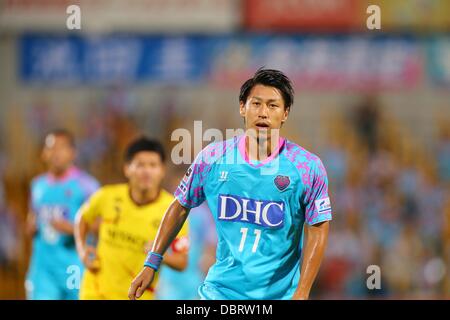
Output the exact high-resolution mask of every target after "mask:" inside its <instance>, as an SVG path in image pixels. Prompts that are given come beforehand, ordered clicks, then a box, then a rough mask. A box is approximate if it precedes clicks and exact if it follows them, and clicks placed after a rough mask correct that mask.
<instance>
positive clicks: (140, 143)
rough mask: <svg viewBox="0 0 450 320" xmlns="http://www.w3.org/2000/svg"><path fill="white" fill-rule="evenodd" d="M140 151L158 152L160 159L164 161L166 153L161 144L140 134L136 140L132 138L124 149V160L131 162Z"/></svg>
mask: <svg viewBox="0 0 450 320" xmlns="http://www.w3.org/2000/svg"><path fill="white" fill-rule="evenodd" d="M141 151H151V152H156V153H157V154H159V156H160V158H161V161H162V162H165V161H166V154H165V152H164V147H163V145H162V144H161V143H160V142H159V141H158V140H155V139H149V138H147V137H145V136H141V137H140V138H137V139H136V140H133V141H132V142H131V143H130V144H129V145H128V147H127V149H126V151H125V157H124V158H125V162H127V163H128V162H131V161H132V160H133V158H134V156H135V155H136V154H137V153H139V152H141Z"/></svg>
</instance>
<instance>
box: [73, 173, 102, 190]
mask: <svg viewBox="0 0 450 320" xmlns="http://www.w3.org/2000/svg"><path fill="white" fill-rule="evenodd" d="M76 177H77V180H78V181H79V183H80V184H81V185H82V186H83V187H85V188H87V189H94V190H95V189H98V188H99V187H100V184H99V182H98V180H97V179H96V178H95V177H94V176H92V175H91V174H89V173H88V172H86V171H84V170H81V169H77V171H76Z"/></svg>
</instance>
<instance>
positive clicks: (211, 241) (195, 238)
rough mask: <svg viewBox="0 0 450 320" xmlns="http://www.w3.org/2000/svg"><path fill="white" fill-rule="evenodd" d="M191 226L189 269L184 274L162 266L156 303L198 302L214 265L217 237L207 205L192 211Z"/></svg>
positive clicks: (204, 204) (189, 220)
mask: <svg viewBox="0 0 450 320" xmlns="http://www.w3.org/2000/svg"><path fill="white" fill-rule="evenodd" d="M188 222H189V240H190V247H189V263H188V266H187V268H186V269H185V270H184V271H183V272H179V271H176V270H173V269H171V268H167V267H166V266H164V265H163V266H162V268H161V271H160V274H159V280H158V285H157V288H156V289H157V290H156V296H157V299H160V300H196V299H198V287H199V286H200V285H201V284H202V282H203V280H204V279H205V276H206V274H207V273H208V269H209V268H210V267H211V265H212V264H213V263H214V262H215V259H216V246H217V235H216V230H215V226H214V220H213V218H212V216H211V212H210V211H209V208H208V205H207V204H206V202H205V203H203V204H202V205H200V206H198V207H197V208H194V209H192V211H191V214H190V215H189V217H188ZM169 250H170V249H169ZM180 284H182V285H180Z"/></svg>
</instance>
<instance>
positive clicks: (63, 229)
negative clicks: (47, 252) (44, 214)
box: [50, 218, 74, 235]
mask: <svg viewBox="0 0 450 320" xmlns="http://www.w3.org/2000/svg"><path fill="white" fill-rule="evenodd" d="M50 223H51V225H52V227H53V228H55V230H56V231H58V232H60V233H65V234H68V235H73V230H74V229H73V228H74V224H73V223H71V222H70V221H68V220H66V219H64V218H54V219H52V220H51V221H50Z"/></svg>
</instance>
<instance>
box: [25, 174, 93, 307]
mask: <svg viewBox="0 0 450 320" xmlns="http://www.w3.org/2000/svg"><path fill="white" fill-rule="evenodd" d="M98 187H99V184H98V182H97V181H96V180H95V179H94V178H92V177H91V176H89V175H88V174H86V173H84V172H83V171H81V170H79V169H77V168H75V167H72V168H71V169H69V170H68V171H67V173H66V174H65V175H64V177H62V178H58V179H56V178H54V177H53V176H51V175H50V174H44V175H41V176H39V177H37V178H35V179H34V180H33V182H32V184H31V209H32V211H33V212H34V214H36V223H37V233H36V235H35V237H34V239H33V251H32V256H31V261H30V267H29V269H28V274H27V281H26V289H27V297H28V299H33V300H47V299H48V300H61V299H77V298H78V289H77V287H78V286H77V283H76V281H74V282H70V281H69V282H70V283H68V279H69V276H70V275H72V274H73V275H76V274H77V273H80V272H81V271H82V264H81V261H80V259H79V258H78V255H77V252H76V248H75V240H74V237H73V236H72V235H66V234H61V233H59V232H57V231H56V230H55V229H54V228H53V227H52V225H51V224H50V221H51V220H52V219H53V218H64V219H66V220H68V221H70V222H72V223H74V221H75V215H76V213H77V211H78V209H79V208H80V206H81V205H82V204H83V203H84V202H85V201H86V200H87V199H88V198H89V196H90V195H91V194H92V193H93V192H94V191H95V190H97V189H98ZM80 276H81V274H80Z"/></svg>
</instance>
